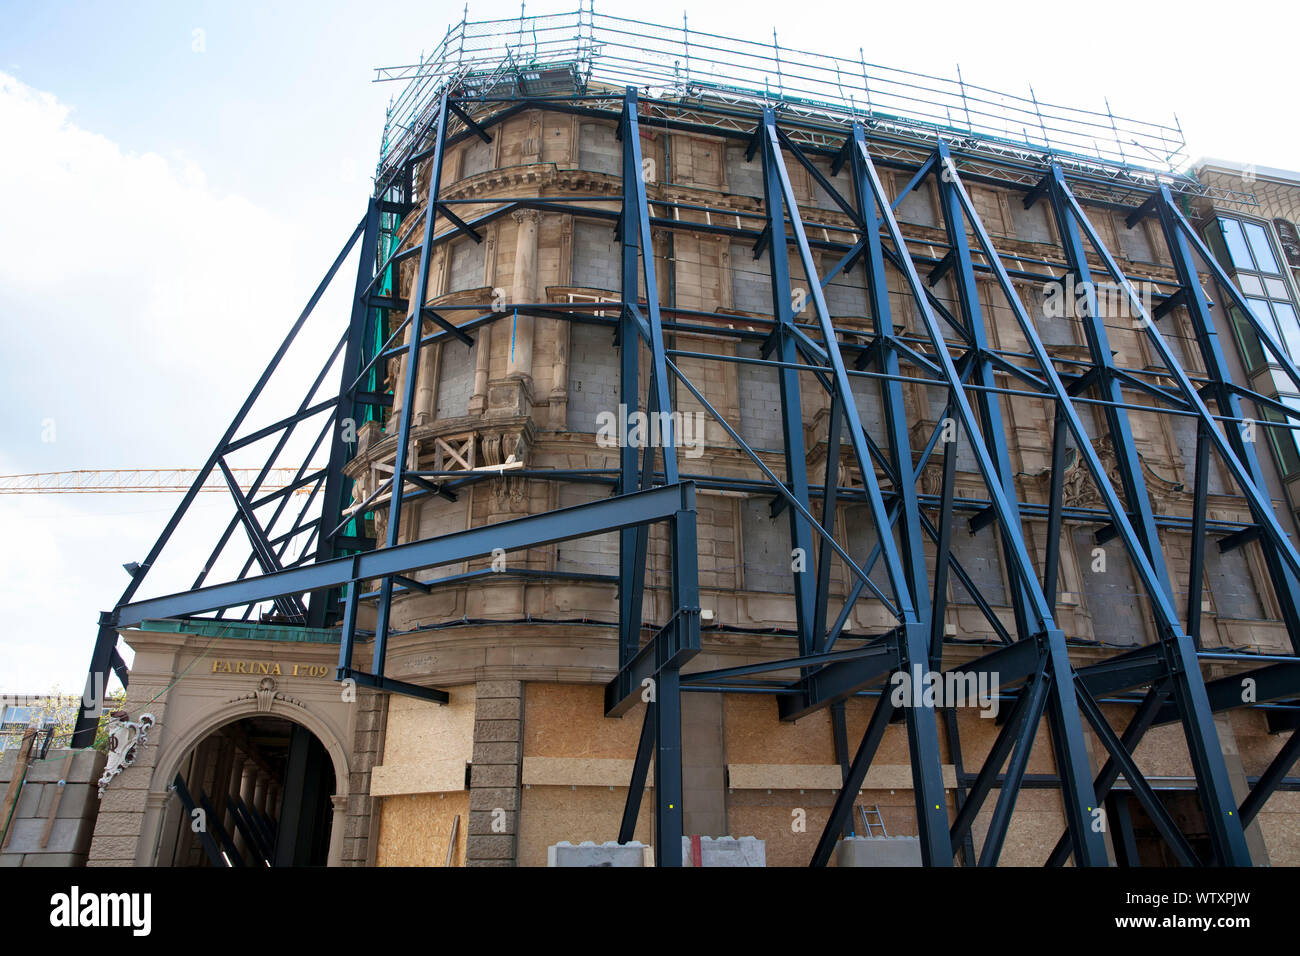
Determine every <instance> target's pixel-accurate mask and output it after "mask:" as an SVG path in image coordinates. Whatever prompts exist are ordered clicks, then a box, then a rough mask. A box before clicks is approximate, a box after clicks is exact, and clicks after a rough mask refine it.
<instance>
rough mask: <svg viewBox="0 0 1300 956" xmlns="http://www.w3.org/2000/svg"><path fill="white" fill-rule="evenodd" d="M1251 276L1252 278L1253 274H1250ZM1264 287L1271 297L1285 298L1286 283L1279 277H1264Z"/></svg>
mask: <svg viewBox="0 0 1300 956" xmlns="http://www.w3.org/2000/svg"><path fill="white" fill-rule="evenodd" d="M1243 278H1244V276H1243ZM1251 278H1254V276H1251ZM1256 281H1258V280H1256ZM1264 289H1265V290H1266V291H1267V292H1268V294H1269V296H1270V297H1271V298H1274V299H1285V298H1286V297H1287V294H1286V283H1285V282H1283V281H1282V280H1281V279H1265V280H1264Z"/></svg>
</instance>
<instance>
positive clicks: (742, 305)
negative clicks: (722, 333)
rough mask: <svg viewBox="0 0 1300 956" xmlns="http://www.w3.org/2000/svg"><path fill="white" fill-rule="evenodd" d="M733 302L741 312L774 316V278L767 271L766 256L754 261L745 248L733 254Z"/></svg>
mask: <svg viewBox="0 0 1300 956" xmlns="http://www.w3.org/2000/svg"><path fill="white" fill-rule="evenodd" d="M731 301H732V304H733V305H734V306H735V308H736V310H737V311H739V312H753V313H755V314H756V315H771V314H772V276H771V275H770V274H769V273H768V271H767V258H766V254H765V255H764V256H763V257H762V258H759V259H754V258H752V257H751V256H750V255H749V254H748V253H747V252H746V251H745V250H744V248H743V247H741V248H740V249H736V250H734V251H733V252H732V256H731Z"/></svg>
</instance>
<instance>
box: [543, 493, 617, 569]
mask: <svg viewBox="0 0 1300 956" xmlns="http://www.w3.org/2000/svg"><path fill="white" fill-rule="evenodd" d="M558 497H559V501H558V505H559V507H561V508H571V507H573V506H575V505H583V504H587V503H588V502H592V501H598V500H600V499H601V498H607V497H609V490H608V489H607V488H604V487H603V486H601V485H587V484H577V483H565V484H562V485H560V488H559V494H558ZM555 569H556V570H557V571H569V572H573V573H577V574H617V573H618V532H616V531H607V532H605V533H604V534H596V535H591V536H590V537H587V538H574V539H573V540H572V541H562V542H560V543H559V544H557V545H556V546H555Z"/></svg>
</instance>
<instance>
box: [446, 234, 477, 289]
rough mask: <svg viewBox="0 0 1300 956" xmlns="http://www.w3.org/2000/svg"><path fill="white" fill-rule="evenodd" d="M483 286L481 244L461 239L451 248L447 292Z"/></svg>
mask: <svg viewBox="0 0 1300 956" xmlns="http://www.w3.org/2000/svg"><path fill="white" fill-rule="evenodd" d="M482 284H483V243H481V242H475V241H474V240H473V239H461V240H458V241H457V242H455V243H454V244H453V245H452V247H451V267H450V270H449V271H448V274H447V291H448V292H460V291H462V290H464V289H477V288H478V287H479V286H481V285H482Z"/></svg>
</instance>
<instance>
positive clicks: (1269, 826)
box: [1255, 790, 1300, 866]
mask: <svg viewBox="0 0 1300 956" xmlns="http://www.w3.org/2000/svg"><path fill="white" fill-rule="evenodd" d="M1255 819H1256V820H1257V821H1258V822H1259V829H1260V833H1261V834H1262V835H1263V837H1264V846H1265V847H1267V848H1268V862H1269V864H1270V865H1272V866H1300V793H1297V792H1295V791H1289V790H1288V791H1281V792H1279V793H1274V794H1273V796H1271V797H1269V798H1268V803H1266V804H1264V808H1263V809H1262V810H1260V811H1259V815H1258V816H1257V817H1255Z"/></svg>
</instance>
